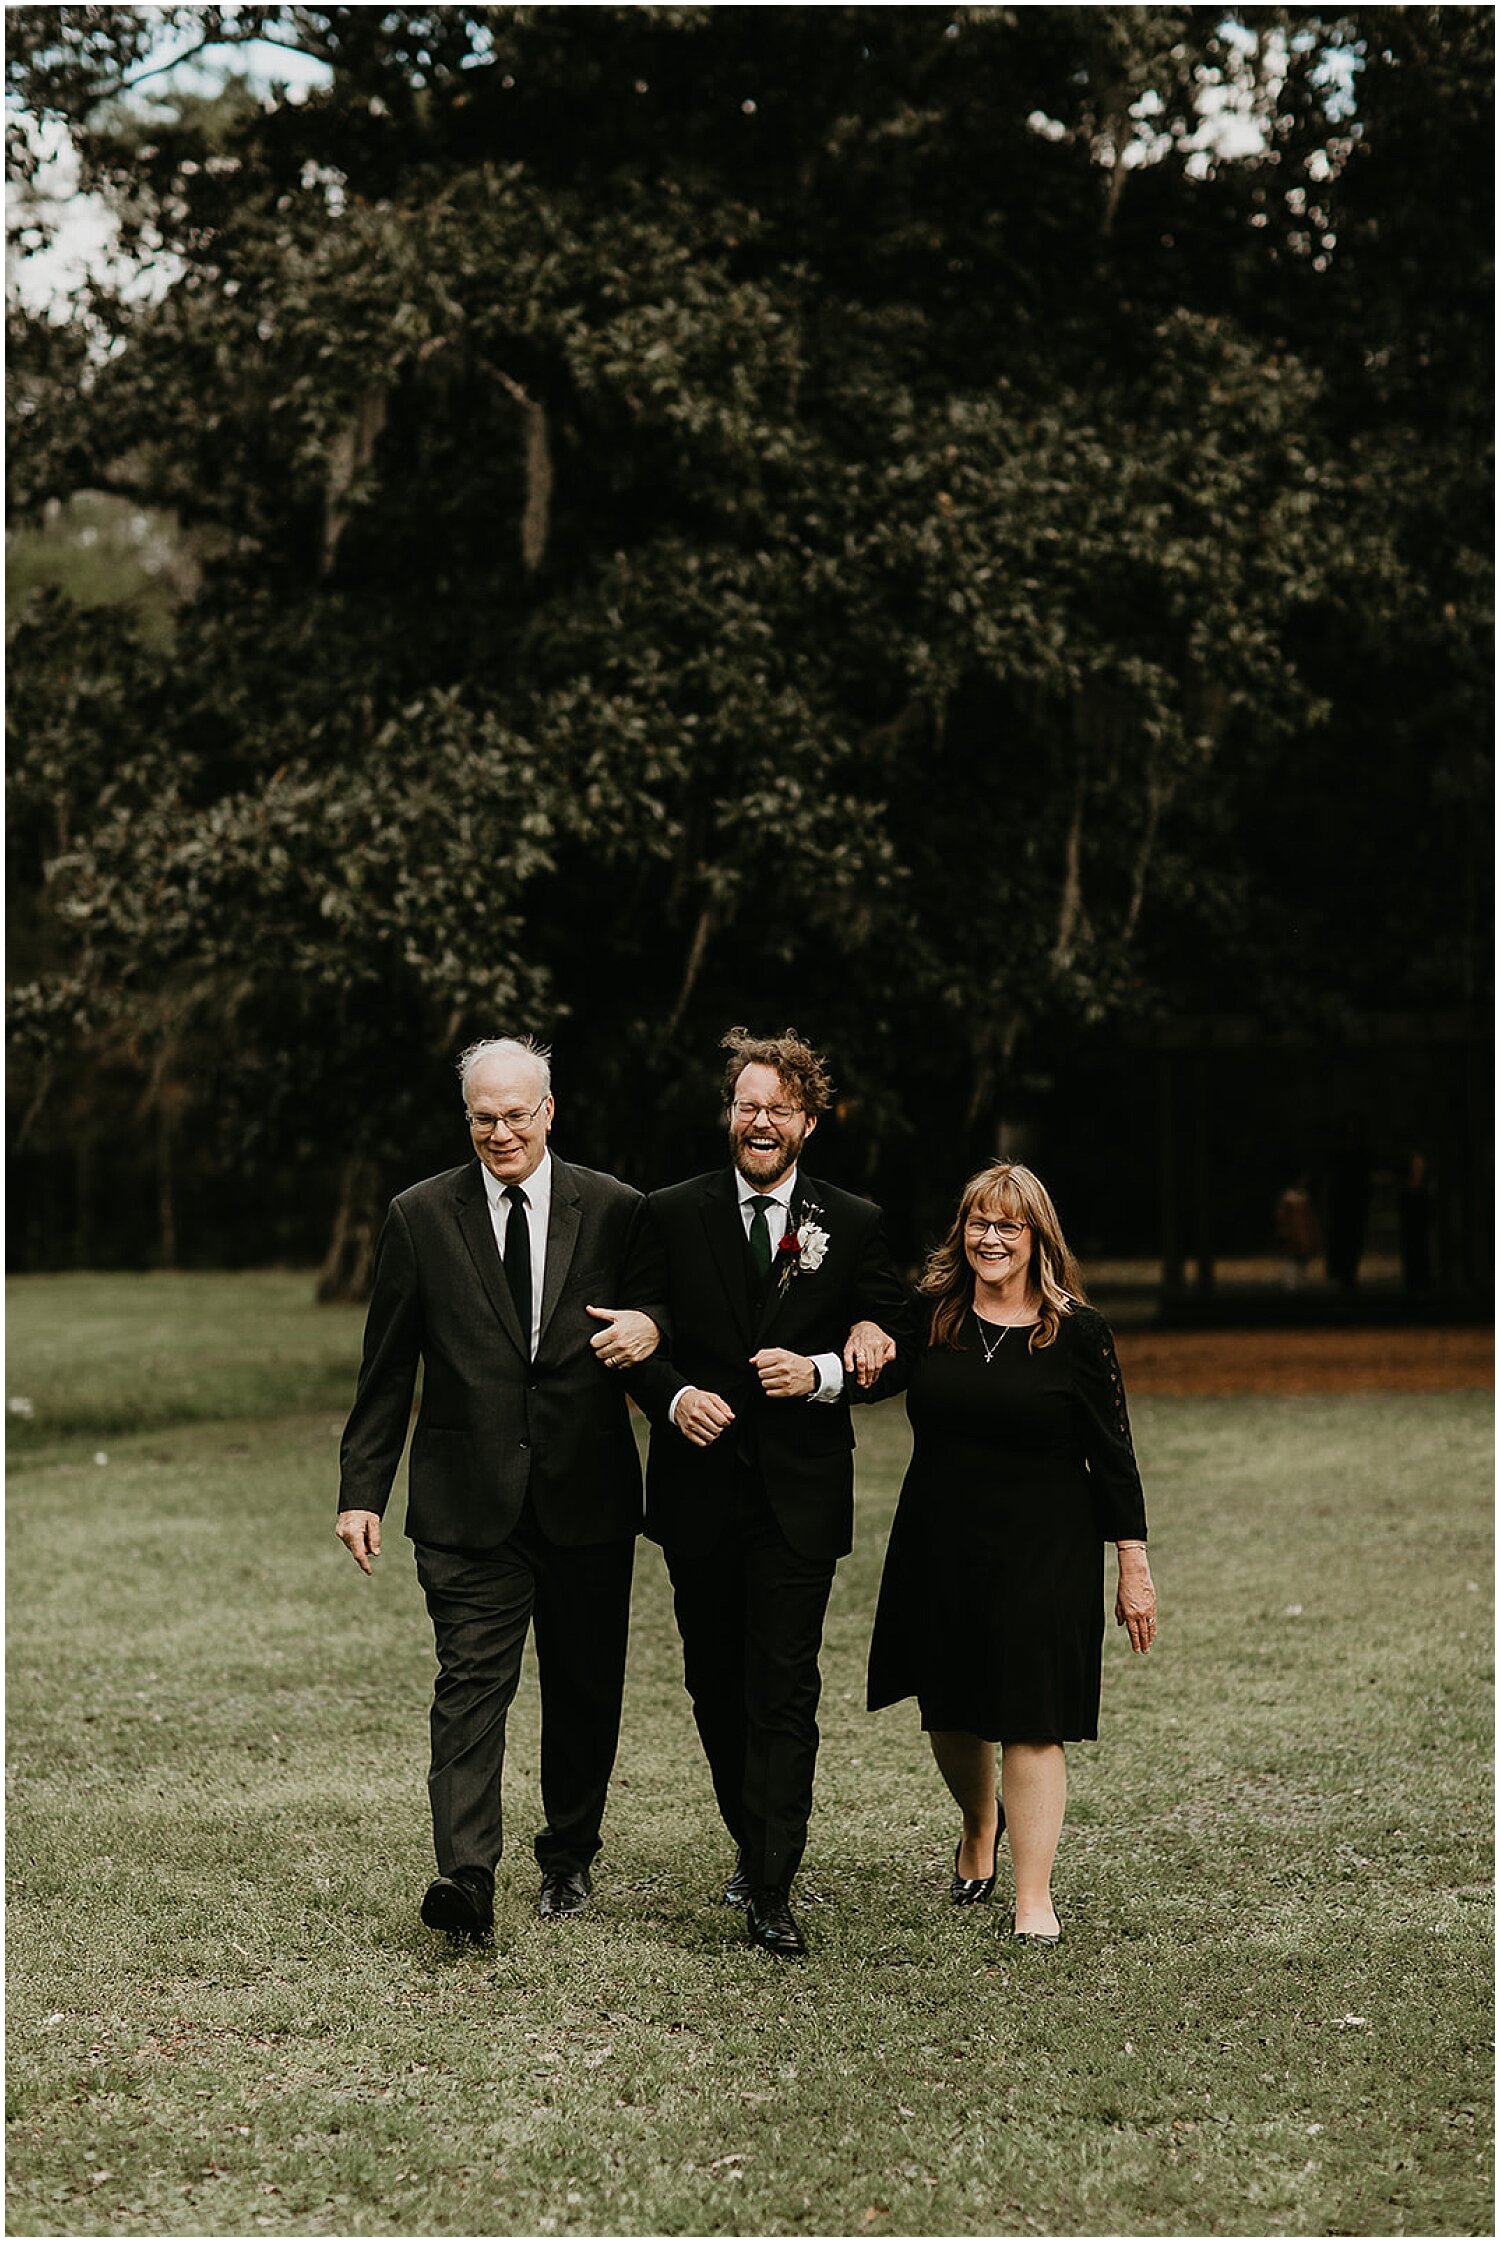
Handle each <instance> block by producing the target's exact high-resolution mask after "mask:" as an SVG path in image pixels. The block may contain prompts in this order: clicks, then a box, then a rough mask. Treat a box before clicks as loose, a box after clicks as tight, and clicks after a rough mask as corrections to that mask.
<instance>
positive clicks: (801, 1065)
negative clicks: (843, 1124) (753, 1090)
mask: <svg viewBox="0 0 1500 2242" xmlns="http://www.w3.org/2000/svg"><path fill="white" fill-rule="evenodd" d="M719 1048H720V1049H721V1050H723V1051H727V1052H728V1053H729V1057H728V1059H727V1060H726V1062H725V1066H724V1102H725V1103H726V1105H727V1104H728V1103H729V1101H730V1100H731V1099H732V1098H733V1096H734V1086H735V1084H736V1082H738V1080H739V1078H740V1076H741V1075H742V1074H743V1073H744V1071H745V1068H746V1067H774V1069H775V1070H776V1072H777V1073H778V1074H779V1075H780V1077H781V1079H782V1081H783V1082H784V1083H785V1085H786V1087H787V1089H788V1090H789V1091H790V1092H791V1094H792V1095H793V1096H794V1097H795V1098H796V1100H797V1102H798V1104H799V1105H800V1106H801V1108H802V1110H803V1112H804V1113H826V1112H827V1111H828V1108H829V1106H830V1105H832V1103H833V1080H832V1077H831V1076H830V1074H829V1072H828V1068H827V1065H826V1063H825V1062H824V1060H823V1058H822V1056H821V1055H820V1053H818V1052H817V1051H815V1050H814V1049H813V1047H812V1045H811V1044H810V1043H804V1042H803V1040H802V1038H801V1036H800V1035H799V1034H798V1033H797V1031H796V1029H795V1028H784V1029H783V1030H782V1032H781V1034H780V1035H752V1034H751V1033H750V1030H749V1029H748V1028H731V1029H730V1030H729V1032H728V1034H727V1035H721V1036H720V1038H719Z"/></svg>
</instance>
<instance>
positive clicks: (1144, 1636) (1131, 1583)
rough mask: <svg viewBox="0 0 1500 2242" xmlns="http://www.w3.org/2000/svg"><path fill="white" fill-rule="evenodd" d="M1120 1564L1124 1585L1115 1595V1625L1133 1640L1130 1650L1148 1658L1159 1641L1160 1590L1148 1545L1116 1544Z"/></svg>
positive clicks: (1126, 1542) (1138, 1543) (1121, 1583)
mask: <svg viewBox="0 0 1500 2242" xmlns="http://www.w3.org/2000/svg"><path fill="white" fill-rule="evenodd" d="M1115 1554H1116V1556H1117V1557H1118V1558H1119V1560H1120V1585H1119V1587H1118V1588H1117V1589H1116V1591H1115V1625H1116V1626H1117V1627H1123V1628H1124V1629H1125V1631H1126V1633H1127V1634H1128V1635H1129V1637H1130V1647H1131V1649H1132V1650H1138V1651H1140V1652H1141V1653H1142V1655H1144V1654H1145V1652H1146V1651H1148V1650H1149V1649H1150V1648H1151V1645H1152V1643H1153V1642H1154V1641H1155V1639H1156V1590H1155V1588H1154V1587H1153V1586H1152V1582H1151V1567H1150V1565H1149V1564H1148V1563H1147V1561H1146V1545H1145V1543H1144V1542H1140V1541H1121V1542H1117V1543H1116V1544H1115Z"/></svg>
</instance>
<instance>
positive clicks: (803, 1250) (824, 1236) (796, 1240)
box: [776, 1207, 828, 1292]
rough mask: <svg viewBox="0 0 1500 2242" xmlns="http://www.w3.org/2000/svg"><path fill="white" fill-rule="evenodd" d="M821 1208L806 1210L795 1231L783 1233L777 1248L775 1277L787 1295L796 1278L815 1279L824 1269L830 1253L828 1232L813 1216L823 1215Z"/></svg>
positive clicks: (808, 1208) (789, 1229)
mask: <svg viewBox="0 0 1500 2242" xmlns="http://www.w3.org/2000/svg"><path fill="white" fill-rule="evenodd" d="M822 1211H823V1210H822V1208H821V1207H807V1208H805V1209H804V1210H803V1215H802V1220H801V1221H800V1222H799V1223H798V1225H797V1227H796V1229H795V1230H793V1229H791V1228H790V1227H788V1228H787V1229H786V1230H785V1231H783V1233H782V1238H781V1243H780V1245H779V1246H778V1247H777V1248H776V1274H777V1278H778V1280H779V1282H780V1285H781V1289H782V1291H783V1292H785V1290H786V1288H787V1286H788V1285H789V1284H790V1283H791V1281H792V1279H793V1277H799V1276H809V1277H811V1276H814V1275H816V1273H817V1271H818V1270H819V1269H821V1268H822V1266H823V1256H824V1255H825V1254H826V1253H827V1251H828V1232H827V1231H826V1230H824V1229H822V1228H820V1226H819V1225H818V1224H817V1223H816V1222H814V1220H813V1216H814V1215H815V1214H821V1213H822Z"/></svg>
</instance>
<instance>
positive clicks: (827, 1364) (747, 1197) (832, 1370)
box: [667, 1168, 844, 1425]
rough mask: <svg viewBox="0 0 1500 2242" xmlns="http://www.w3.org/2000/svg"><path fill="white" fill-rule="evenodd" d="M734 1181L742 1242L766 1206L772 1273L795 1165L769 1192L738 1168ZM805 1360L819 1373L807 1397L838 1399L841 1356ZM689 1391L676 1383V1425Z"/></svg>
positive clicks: (672, 1418) (672, 1414)
mask: <svg viewBox="0 0 1500 2242" xmlns="http://www.w3.org/2000/svg"><path fill="white" fill-rule="evenodd" d="M734 1180H735V1184H736V1186H737V1188H738V1190H739V1195H740V1220H741V1222H742V1223H743V1224H744V1229H745V1243H746V1244H747V1245H748V1244H749V1242H750V1224H751V1222H752V1220H753V1219H754V1215H755V1208H756V1203H757V1201H759V1202H761V1203H762V1204H763V1205H764V1207H765V1210H766V1227H767V1229H768V1230H769V1231H770V1234H771V1268H772V1273H773V1275H774V1272H775V1268H776V1252H777V1248H778V1247H779V1246H780V1244H781V1241H782V1239H783V1238H784V1237H785V1236H786V1232H787V1225H788V1223H789V1222H790V1221H791V1218H792V1193H793V1191H794V1190H795V1188H796V1183H797V1171H796V1169H795V1168H791V1169H789V1170H788V1171H787V1173H786V1174H785V1175H784V1176H783V1177H782V1179H781V1181H780V1183H778V1184H777V1185H776V1187H775V1189H774V1190H772V1191H757V1190H755V1189H754V1187H753V1186H752V1185H750V1184H748V1183H747V1182H746V1181H745V1179H744V1177H743V1176H742V1175H741V1174H740V1172H739V1169H738V1168H736V1169H735V1171H734ZM791 1281H792V1283H794V1284H795V1283H796V1281H797V1280H796V1278H795V1277H793V1278H792V1280H791ZM807 1359H808V1361H809V1362H811V1363H814V1364H815V1365H816V1366H817V1372H818V1390H817V1392H816V1393H813V1394H809V1395H808V1397H807V1398H808V1400H809V1401H837V1400H838V1397H839V1395H840V1394H841V1393H842V1392H843V1390H844V1364H843V1358H842V1356H840V1355H809V1356H808V1358H807ZM689 1391H690V1389H689V1388H688V1387H687V1386H679V1388H678V1389H677V1391H676V1393H674V1394H673V1396H672V1406H671V1408H670V1409H669V1410H668V1411H667V1419H668V1422H669V1423H671V1424H674V1425H675V1424H676V1422H677V1404H678V1402H679V1401H681V1399H682V1397H683V1395H684V1394H685V1393H687V1392H689Z"/></svg>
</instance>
